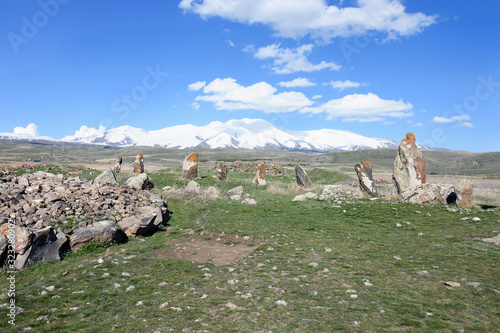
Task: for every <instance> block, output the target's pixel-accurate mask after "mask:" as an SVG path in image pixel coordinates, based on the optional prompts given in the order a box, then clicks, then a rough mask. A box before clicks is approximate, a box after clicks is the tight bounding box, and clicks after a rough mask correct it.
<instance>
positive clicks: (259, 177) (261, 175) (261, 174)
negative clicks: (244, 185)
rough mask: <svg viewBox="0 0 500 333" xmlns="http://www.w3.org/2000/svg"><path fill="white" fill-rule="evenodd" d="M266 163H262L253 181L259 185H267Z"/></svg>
mask: <svg viewBox="0 0 500 333" xmlns="http://www.w3.org/2000/svg"><path fill="white" fill-rule="evenodd" d="M266 169H267V167H266V165H265V164H264V163H260V164H259V167H258V169H257V173H256V174H255V178H254V179H253V183H254V184H257V185H259V186H264V185H266V184H267V183H266V179H265V178H266Z"/></svg>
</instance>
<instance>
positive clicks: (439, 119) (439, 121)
mask: <svg viewBox="0 0 500 333" xmlns="http://www.w3.org/2000/svg"><path fill="white" fill-rule="evenodd" d="M470 119H471V118H470V116H467V115H465V116H454V117H451V118H445V117H434V118H433V119H432V122H433V123H437V124H446V123H454V122H456V121H465V120H470Z"/></svg>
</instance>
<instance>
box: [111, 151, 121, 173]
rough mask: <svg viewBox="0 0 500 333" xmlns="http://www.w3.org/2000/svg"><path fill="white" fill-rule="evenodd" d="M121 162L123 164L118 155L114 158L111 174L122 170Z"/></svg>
mask: <svg viewBox="0 0 500 333" xmlns="http://www.w3.org/2000/svg"><path fill="white" fill-rule="evenodd" d="M122 162H123V159H122V157H121V156H120V155H118V156H117V157H116V162H115V166H114V167H113V172H114V173H120V171H121V169H122Z"/></svg>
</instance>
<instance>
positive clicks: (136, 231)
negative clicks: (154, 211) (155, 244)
mask: <svg viewBox="0 0 500 333" xmlns="http://www.w3.org/2000/svg"><path fill="white" fill-rule="evenodd" d="M155 218H156V215H145V214H137V215H134V216H129V217H126V218H124V219H123V220H121V221H120V222H118V225H119V226H120V228H122V230H123V231H124V232H125V234H126V235H127V236H141V235H145V234H147V233H148V232H150V231H152V230H154V229H155V227H156V225H155V223H154V220H155Z"/></svg>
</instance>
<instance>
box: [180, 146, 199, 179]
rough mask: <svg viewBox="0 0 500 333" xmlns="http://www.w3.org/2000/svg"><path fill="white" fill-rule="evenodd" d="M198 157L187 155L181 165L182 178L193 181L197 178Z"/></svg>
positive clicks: (195, 154) (194, 154) (196, 154)
mask: <svg viewBox="0 0 500 333" xmlns="http://www.w3.org/2000/svg"><path fill="white" fill-rule="evenodd" d="M198 155H199V153H198V152H196V153H192V154H189V155H188V156H187V157H186V158H185V159H184V162H183V163H182V178H183V179H187V180H193V179H196V177H198Z"/></svg>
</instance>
